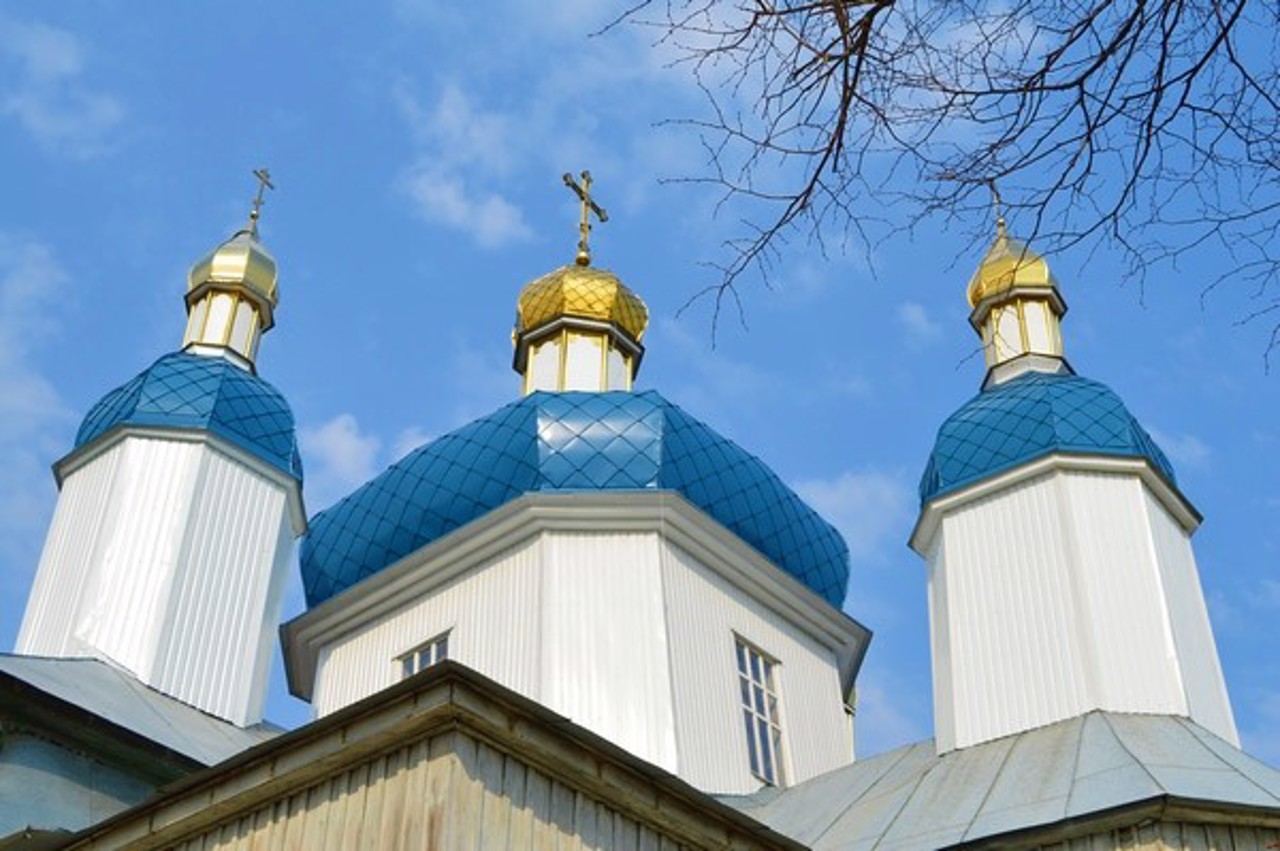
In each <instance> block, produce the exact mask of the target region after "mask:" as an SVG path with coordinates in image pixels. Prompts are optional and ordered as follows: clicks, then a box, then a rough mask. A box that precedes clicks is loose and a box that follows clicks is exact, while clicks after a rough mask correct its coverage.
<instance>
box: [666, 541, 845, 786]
mask: <svg viewBox="0 0 1280 851" xmlns="http://www.w3.org/2000/svg"><path fill="white" fill-rule="evenodd" d="M663 578H664V585H665V590H666V605H667V629H668V631H669V634H670V638H669V642H670V650H671V670H672V683H673V685H674V698H675V718H676V735H677V737H678V739H679V747H680V771H679V774H680V776H681V777H682V778H683V779H685V780H687V781H688V782H689V783H691V784H693V785H694V786H697V787H698V788H699V789H704V790H708V791H711V792H718V793H743V792H750V791H754V790H755V789H758V788H759V787H760V785H761V784H760V781H759V780H757V779H756V778H755V777H753V776H752V774H751V771H750V764H749V762H748V757H747V744H746V734H745V732H744V730H743V721H742V698H741V697H740V695H739V691H738V667H737V662H736V660H735V657H734V640H735V639H734V636H735V634H737V635H741V636H742V637H743V638H745V639H747V640H748V641H749V642H751V643H752V644H754V645H756V646H757V647H759V648H760V649H761V650H764V651H765V652H766V653H768V654H769V655H770V656H772V657H774V658H775V659H777V660H778V662H779V663H780V664H779V666H778V668H777V676H778V686H779V691H780V692H781V695H782V697H781V703H782V707H781V710H782V724H783V737H784V741H783V747H784V750H785V751H786V753H785V756H784V765H785V767H786V776H787V782H788V783H789V784H790V783H798V782H801V781H804V780H807V779H809V778H810V777H813V776H815V775H817V774H821V773H823V772H826V771H830V770H831V769H834V768H838V767H840V766H842V765H847V764H849V763H850V762H852V761H853V734H852V727H851V725H850V723H849V717H848V715H847V714H846V713H845V711H844V703H843V700H842V696H841V693H840V678H839V674H838V669H837V666H836V660H835V654H834V652H833V651H832V650H831V649H829V648H825V647H823V646H821V645H820V644H818V643H817V642H816V641H814V640H813V639H812V638H810V637H809V636H807V635H806V634H805V633H804V632H803V631H801V630H800V629H799V628H798V627H796V626H794V625H792V624H790V623H789V622H787V621H786V620H785V619H783V618H782V617H780V616H779V615H777V614H776V613H774V612H773V611H771V610H770V609H768V608H766V607H765V606H764V605H763V604H762V603H760V602H759V601H757V600H754V599H753V598H751V597H750V596H749V595H747V594H746V593H744V592H743V591H741V590H739V589H738V588H736V587H734V586H732V585H730V584H729V583H728V582H726V581H725V580H724V579H723V578H721V577H720V576H718V575H717V574H715V573H714V572H712V571H711V570H710V569H708V568H707V567H706V566H705V565H703V564H701V563H699V561H698V560H697V559H696V558H694V557H693V556H692V555H690V554H689V553H687V552H685V551H684V550H682V549H680V548H679V547H676V546H674V545H672V544H669V543H668V544H666V545H665V546H664V552H663Z"/></svg>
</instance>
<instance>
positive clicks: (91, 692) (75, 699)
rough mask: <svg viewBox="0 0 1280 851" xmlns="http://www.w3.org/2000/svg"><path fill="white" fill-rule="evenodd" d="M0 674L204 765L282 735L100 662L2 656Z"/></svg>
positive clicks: (266, 726) (0, 657)
mask: <svg viewBox="0 0 1280 851" xmlns="http://www.w3.org/2000/svg"><path fill="white" fill-rule="evenodd" d="M0 674H7V675H8V676H10V677H13V678H15V679H18V680H21V681H22V682H24V683H26V684H28V685H29V686H32V687H33V688H37V689H39V690H40V691H43V692H45V693H46V694H50V695H52V696H54V697H56V698H58V699H60V700H64V701H66V702H67V703H70V704H73V705H75V706H78V707H80V708H81V709H83V710H84V711H86V712H91V713H93V714H94V715H96V716H98V717H99V718H102V719H103V720H106V721H109V722H111V723H112V724H115V725H117V726H119V727H124V728H125V729H127V730H130V731H132V732H134V733H136V734H138V735H139V736H144V737H145V738H147V739H150V740H151V741H153V742H155V743H157V744H159V745H162V746H163V747H166V748H168V749H170V750H172V751H176V752H177V753H180V754H182V755H184V756H186V757H188V758H190V759H193V760H195V761H197V762H200V763H202V764H204V765H213V764H214V763H218V762H222V761H223V760H224V759H227V758H228V757H230V756H234V755H235V754H238V753H240V752H241V751H243V750H246V749H248V748H251V747H253V746H254V745H257V744H261V743H262V742H265V741H266V740H268V739H270V738H273V737H275V736H277V735H279V733H280V730H278V729H276V728H274V727H271V726H269V725H266V724H259V725H256V726H254V727H249V728H242V727H237V726H236V725H234V724H231V723H229V722H227V721H223V720H222V719H220V718H215V717H213V716H212V715H207V714H205V713H204V712H201V711H200V710H199V709H196V708H194V707H192V706H188V705H187V704H185V703H182V702H181V701H178V700H175V699H173V698H171V697H168V696H167V695H164V694H161V693H160V692H158V691H156V690H154V689H152V688H149V687H148V686H145V685H143V684H142V683H140V682H138V680H136V679H134V678H133V677H132V676H131V675H130V674H128V673H126V672H125V671H122V670H120V669H118V668H115V667H112V666H111V665H108V664H107V663H105V662H101V661H98V660H97V659H49V658H45V657H40V656H13V655H9V654H7V653H0Z"/></svg>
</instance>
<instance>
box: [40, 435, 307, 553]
mask: <svg viewBox="0 0 1280 851" xmlns="http://www.w3.org/2000/svg"><path fill="white" fill-rule="evenodd" d="M129 437H142V438H147V439H150V440H172V441H175V442H179V443H203V444H205V445H206V446H208V447H209V448H210V449H212V450H214V451H215V452H218V453H220V454H222V455H225V456H227V457H228V458H230V459H231V460H232V461H235V462H237V463H239V464H242V465H244V466H245V467H248V468H249V469H250V470H252V471H253V472H255V473H257V474H258V475H260V476H262V477H263V478H265V479H267V480H269V481H271V482H272V483H274V484H277V485H279V486H280V487H282V488H284V489H285V493H287V494H288V504H289V519H290V521H291V523H292V524H293V533H294V537H297V536H299V535H301V534H302V533H303V532H305V531H307V509H306V505H305V504H304V503H303V501H302V483H301V482H299V481H298V480H297V479H295V478H294V477H293V476H290V475H289V474H288V473H286V472H284V471H283V470H281V469H280V468H279V467H276V466H274V465H272V464H268V463H267V462H266V461H263V460H262V459H261V458H259V457H258V456H256V455H254V454H253V453H252V452H249V451H248V450H246V449H242V448H241V447H239V446H236V445H235V444H234V443H232V442H231V441H229V440H227V439H226V438H224V437H222V436H221V435H218V434H214V433H213V432H210V431H207V430H205V429H202V428H179V427H173V426H138V425H128V424H126V425H122V426H119V425H118V426H115V427H113V428H111V429H108V430H107V431H106V432H105V433H104V434H100V435H98V436H97V437H95V438H94V439H93V440H91V441H89V442H88V443H86V444H85V445H84V446H80V447H77V448H76V449H73V450H72V451H71V452H69V453H67V454H66V455H64V456H62V458H60V459H58V460H57V461H55V462H54V463H53V477H54V480H55V481H56V482H57V484H58V489H59V490H61V489H62V482H63V481H64V480H65V479H66V478H67V476H70V475H71V474H72V473H74V472H75V471H76V470H78V469H80V468H81V467H83V466H84V465H85V464H88V463H89V462H90V461H92V460H93V459H94V458H97V457H98V456H99V455H101V454H102V453H104V452H106V451H107V450H109V449H111V447H113V446H115V445H116V444H117V443H120V442H122V441H124V440H125V439H126V438H129Z"/></svg>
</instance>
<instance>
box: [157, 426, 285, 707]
mask: <svg viewBox="0 0 1280 851" xmlns="http://www.w3.org/2000/svg"><path fill="white" fill-rule="evenodd" d="M203 452H204V457H203V459H202V467H201V471H200V478H199V482H198V486H197V489H196V497H195V501H194V503H193V505H192V510H191V519H190V521H189V522H188V523H187V525H186V529H185V535H184V540H183V541H182V544H181V549H180V553H179V556H178V559H177V570H176V572H175V576H174V583H173V588H172V593H171V596H170V599H169V601H168V607H167V615H168V616H167V618H166V619H165V622H164V624H163V630H164V631H163V640H162V641H161V646H160V648H159V651H158V655H157V661H156V670H155V672H154V674H153V677H152V682H153V684H154V685H156V687H158V688H159V689H161V690H162V691H164V692H166V693H168V694H171V695H173V696H175V697H177V698H179V699H180V700H183V701H186V702H187V703H191V704H194V705H196V706H199V707H200V708H202V709H205V710H206V711H209V712H212V713H214V714H215V715H218V716H220V717H223V718H228V719H230V720H231V721H233V722H235V723H237V724H248V723H256V722H257V721H259V720H261V718H262V705H261V694H260V691H261V689H260V688H259V687H257V685H256V683H255V674H256V673H257V672H258V670H259V665H258V655H259V650H260V647H261V645H262V643H263V639H264V637H269V636H272V634H273V633H274V632H275V626H274V623H269V622H267V614H268V610H269V609H270V606H269V603H270V602H271V600H270V597H271V591H272V584H273V580H276V579H277V577H276V576H275V575H274V572H273V570H274V569H276V564H275V563H276V561H277V558H276V554H277V548H278V547H280V545H281V529H282V527H283V528H285V529H287V528H288V527H289V517H288V506H287V504H286V501H287V495H286V493H285V490H284V488H282V487H281V486H280V485H278V484H277V483H275V482H272V481H271V480H269V479H267V478H266V477H265V476H262V475H259V474H257V473H255V472H253V471H251V470H249V469H247V468H245V467H244V466H243V465H241V464H238V463H236V462H234V461H232V460H231V459H230V458H228V457H226V456H224V455H222V454H220V453H217V452H214V451H212V450H210V449H207V448H205V449H203ZM283 544H284V546H283V549H284V552H285V553H288V552H289V541H288V539H287V538H286V539H285V540H284V542H283ZM276 584H278V581H277V582H276Z"/></svg>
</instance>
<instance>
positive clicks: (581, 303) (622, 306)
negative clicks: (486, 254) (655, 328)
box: [516, 265, 649, 342]
mask: <svg viewBox="0 0 1280 851" xmlns="http://www.w3.org/2000/svg"><path fill="white" fill-rule="evenodd" d="M563 316H575V317H579V318H584V319H596V320H599V321H601V322H611V323H613V324H614V325H616V326H617V327H618V328H620V329H621V330H622V331H624V332H626V333H627V334H628V335H629V336H630V337H631V338H632V339H634V340H636V341H637V342H639V340H640V338H641V337H643V336H644V332H645V329H646V328H647V327H648V325H649V308H648V307H646V306H645V303H644V302H643V301H642V300H641V299H640V296H638V295H636V294H635V293H633V292H632V291H631V290H629V289H627V287H626V286H625V285H624V284H623V283H622V281H620V280H618V276H617V275H615V274H613V273H612V272H608V271H606V270H604V269H596V268H593V267H591V266H582V265H573V266H563V267H561V268H559V269H556V270H555V271H554V272H549V273H548V274H546V275H543V276H542V277H541V278H538V279H537V280H536V281H533V282H532V283H530V284H529V285H528V286H526V287H525V288H524V290H522V291H521V293H520V300H519V302H518V304H517V307H516V323H517V324H516V332H517V333H524V332H526V331H531V330H533V329H535V328H539V327H541V326H543V325H547V324H549V323H551V322H554V321H555V320H556V319H559V318H560V317H563Z"/></svg>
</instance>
